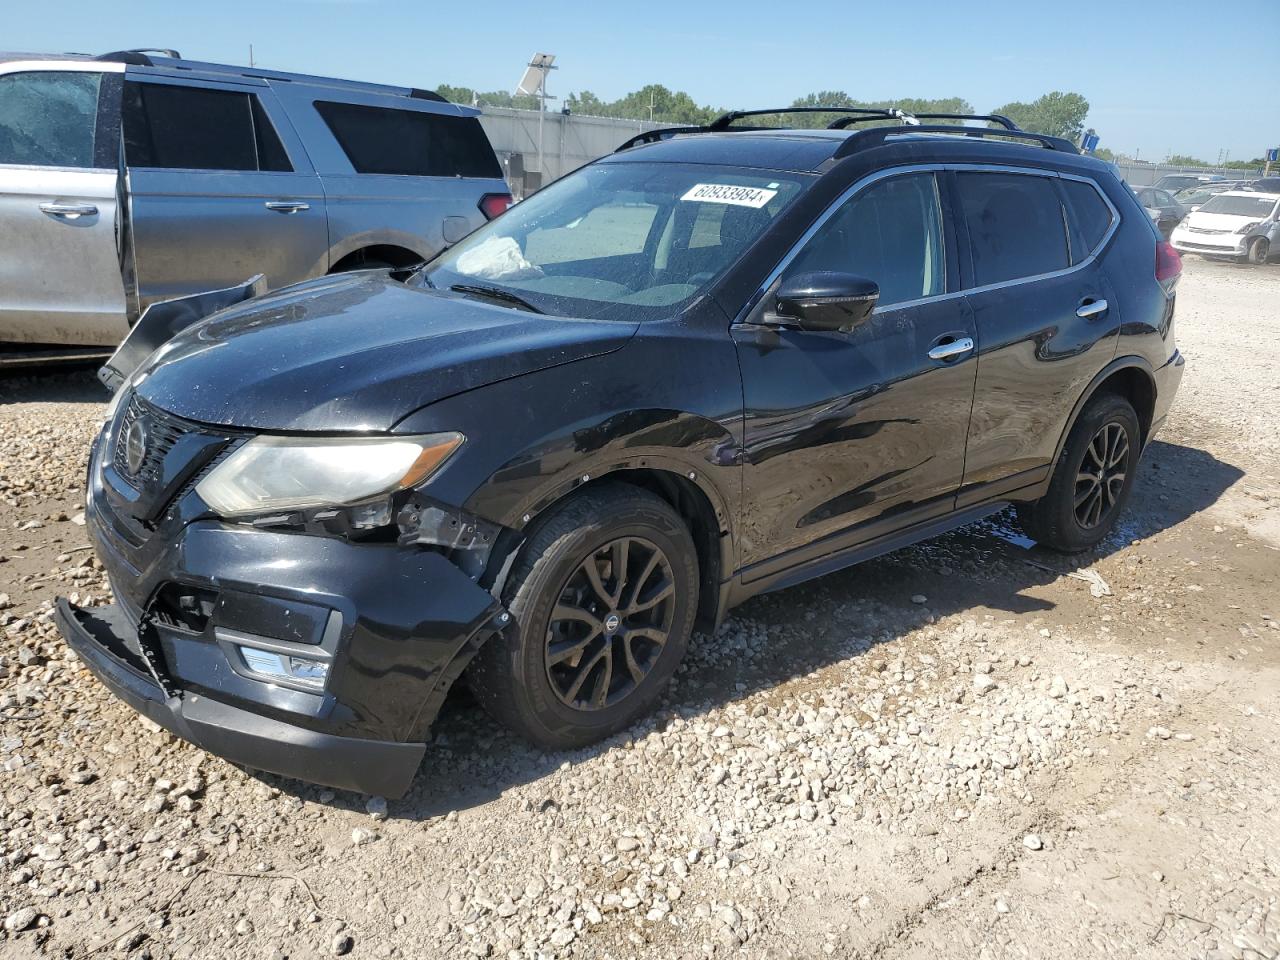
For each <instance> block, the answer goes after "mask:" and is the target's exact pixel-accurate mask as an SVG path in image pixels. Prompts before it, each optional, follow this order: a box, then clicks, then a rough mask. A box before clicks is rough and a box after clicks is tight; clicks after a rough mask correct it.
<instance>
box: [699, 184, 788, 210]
mask: <svg viewBox="0 0 1280 960" xmlns="http://www.w3.org/2000/svg"><path fill="white" fill-rule="evenodd" d="M777 195H778V191H777V190H762V189H760V188H759V187H740V186H738V185H737V184H733V183H695V184H694V185H693V187H692V188H690V190H689V192H688V193H686V194H685V195H684V196H683V197H681V198H680V199H681V200H691V201H693V202H695V203H727V204H731V205H732V206H735V207H754V208H755V209H756V210H759V209H760V208H761V207H763V206H764V205H765V204H766V203H768V202H769V201H770V200H772V199H773V198H774V197H776V196H777Z"/></svg>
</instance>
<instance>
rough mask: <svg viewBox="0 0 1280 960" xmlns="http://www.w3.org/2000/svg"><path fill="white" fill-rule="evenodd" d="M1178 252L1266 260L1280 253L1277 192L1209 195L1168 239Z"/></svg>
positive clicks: (1238, 191) (1229, 191)
mask: <svg viewBox="0 0 1280 960" xmlns="http://www.w3.org/2000/svg"><path fill="white" fill-rule="evenodd" d="M1170 239H1171V240H1172V242H1173V245H1174V247H1175V248H1176V249H1177V251H1178V252H1179V253H1199V254H1201V255H1203V256H1210V257H1212V256H1220V257H1233V258H1235V259H1239V260H1247V261H1248V262H1249V263H1266V262H1267V257H1268V256H1269V255H1270V253H1271V251H1272V250H1275V251H1277V252H1280V193H1253V192H1248V191H1245V190H1228V191H1227V192H1226V193H1220V194H1218V195H1217V196H1216V197H1210V198H1209V199H1208V200H1206V201H1205V202H1204V204H1203V205H1202V206H1201V207H1200V209H1198V210H1196V211H1195V212H1194V213H1192V214H1189V215H1188V216H1187V218H1186V219H1185V220H1183V221H1182V223H1180V224H1178V226H1177V228H1176V229H1175V230H1174V231H1173V236H1172V237H1171V238H1170Z"/></svg>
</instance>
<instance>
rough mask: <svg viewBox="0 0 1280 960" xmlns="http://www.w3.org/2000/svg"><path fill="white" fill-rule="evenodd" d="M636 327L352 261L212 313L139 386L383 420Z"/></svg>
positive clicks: (264, 425)
mask: <svg viewBox="0 0 1280 960" xmlns="http://www.w3.org/2000/svg"><path fill="white" fill-rule="evenodd" d="M635 330H636V324H634V323H619V322H617V321H605V320H578V319H566V318H559V317H549V316H544V315H541V314H536V313H532V312H529V311H525V310H518V309H512V308H509V307H505V306H498V305H490V304H488V303H484V302H481V301H478V300H472V299H467V298H465V297H461V296H456V295H453V294H448V293H443V292H440V291H435V290H430V289H424V288H419V287H411V286H405V285H404V284H402V283H398V282H396V281H394V280H391V279H390V278H389V277H388V276H387V274H386V272H385V271H379V272H376V273H374V272H368V273H356V274H348V275H343V276H338V277H327V278H322V279H320V280H314V281H310V282H307V283H302V284H298V285H296V286H293V287H286V288H283V289H281V290H278V291H276V292H275V293H272V294H268V295H267V296H265V297H258V298H256V299H254V300H250V301H247V302H245V303H243V304H238V305H236V306H233V307H230V308H228V309H226V310H223V311H220V312H218V313H215V314H213V315H212V316H210V317H208V318H206V319H204V320H202V321H200V322H199V323H197V324H196V325H194V326H192V327H190V328H188V329H186V330H184V331H182V332H181V333H179V334H178V335H177V336H176V337H174V338H173V339H172V340H170V341H169V342H168V343H166V344H164V345H163V346H162V347H161V348H160V349H159V350H157V351H156V352H155V353H154V354H153V355H152V356H151V357H150V358H149V359H148V360H147V362H146V363H144V364H143V365H142V367H141V368H140V369H139V371H138V372H137V373H136V374H135V375H134V377H133V378H132V379H133V387H134V389H135V390H136V391H137V392H138V394H139V395H140V396H141V397H142V398H143V399H144V400H146V401H148V402H149V403H152V404H154V405H155V406H157V407H159V408H160V409H162V410H167V411H169V412H170V413H173V414H176V415H177V416H180V417H184V418H186V419H189V420H195V421H198V422H201V423H207V424H216V425H225V426H234V427H246V428H250V429H256V430H281V431H285V430H287V431H339V432H346V431H362V432H368V431H383V430H389V429H391V428H392V427H393V426H394V425H395V424H396V422H397V421H399V420H401V419H403V418H404V417H405V416H407V415H408V414H410V413H412V412H413V411H415V410H417V409H419V408H421V407H424V406H426V405H427V404H429V403H434V402H435V401H437V400H443V399H444V398H445V397H449V396H452V395H454V394H457V393H461V392H463V391H465V390H471V389H474V388H475V387H481V386H484V385H486V384H489V383H496V382H497V381H499V380H505V379H508V378H510V377H516V376H520V375H521V374H525V373H532V372H533V371H535V370H542V369H545V368H547V367H553V366H557V365H559V364H563V363H569V362H571V361H573V360H580V359H582V358H584V357H591V356H598V355H600V354H603V353H608V352H610V351H613V350H616V349H618V348H619V347H621V346H622V345H623V344H624V343H626V342H627V340H628V339H630V337H631V336H632V335H633V334H634V333H635Z"/></svg>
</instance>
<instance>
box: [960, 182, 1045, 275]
mask: <svg viewBox="0 0 1280 960" xmlns="http://www.w3.org/2000/svg"><path fill="white" fill-rule="evenodd" d="M956 180H957V182H958V184H959V190H960V203H961V206H962V207H963V208H964V215H965V220H966V222H967V223H968V227H969V246H970V249H971V250H972V252H973V273H974V281H975V283H976V285H977V286H980V287H981V286H986V285H987V284H990V283H1003V282H1005V281H1007V280H1018V279H1021V278H1023V277H1034V276H1038V275H1040V274H1042V273H1052V272H1053V271H1055V270H1062V269H1065V268H1066V267H1067V266H1069V263H1068V259H1067V231H1066V219H1065V216H1064V213H1063V209H1062V201H1061V200H1059V199H1058V191H1057V190H1056V189H1054V185H1053V181H1052V180H1050V179H1049V178H1048V177H1039V176H1034V175H1027V174H1020V173H960V174H957V176H956Z"/></svg>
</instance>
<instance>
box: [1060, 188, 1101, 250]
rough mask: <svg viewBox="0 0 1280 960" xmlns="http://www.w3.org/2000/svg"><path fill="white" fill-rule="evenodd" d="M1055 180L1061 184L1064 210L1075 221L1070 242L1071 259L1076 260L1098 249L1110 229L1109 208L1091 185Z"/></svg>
mask: <svg viewBox="0 0 1280 960" xmlns="http://www.w3.org/2000/svg"><path fill="white" fill-rule="evenodd" d="M1058 182H1059V183H1061V184H1062V191H1063V193H1064V195H1065V196H1066V198H1067V209H1068V210H1070V211H1071V217H1072V219H1073V220H1074V221H1075V227H1076V235H1077V239H1073V240H1072V243H1071V253H1072V257H1071V259H1072V260H1073V261H1074V262H1075V263H1079V262H1080V261H1081V260H1084V259H1085V258H1086V257H1088V256H1089V255H1090V254H1091V253H1093V252H1094V251H1095V250H1097V249H1098V245H1099V244H1100V243H1102V240H1103V238H1104V237H1105V236H1106V235H1107V231H1108V230H1110V229H1111V218H1112V214H1111V208H1110V207H1109V206H1107V203H1106V201H1105V200H1103V199H1102V197H1101V196H1100V195H1099V193H1098V190H1097V188H1096V187H1094V186H1093V185H1092V184H1089V183H1085V182H1084V181H1082V180H1067V179H1062V180H1059V181H1058Z"/></svg>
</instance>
